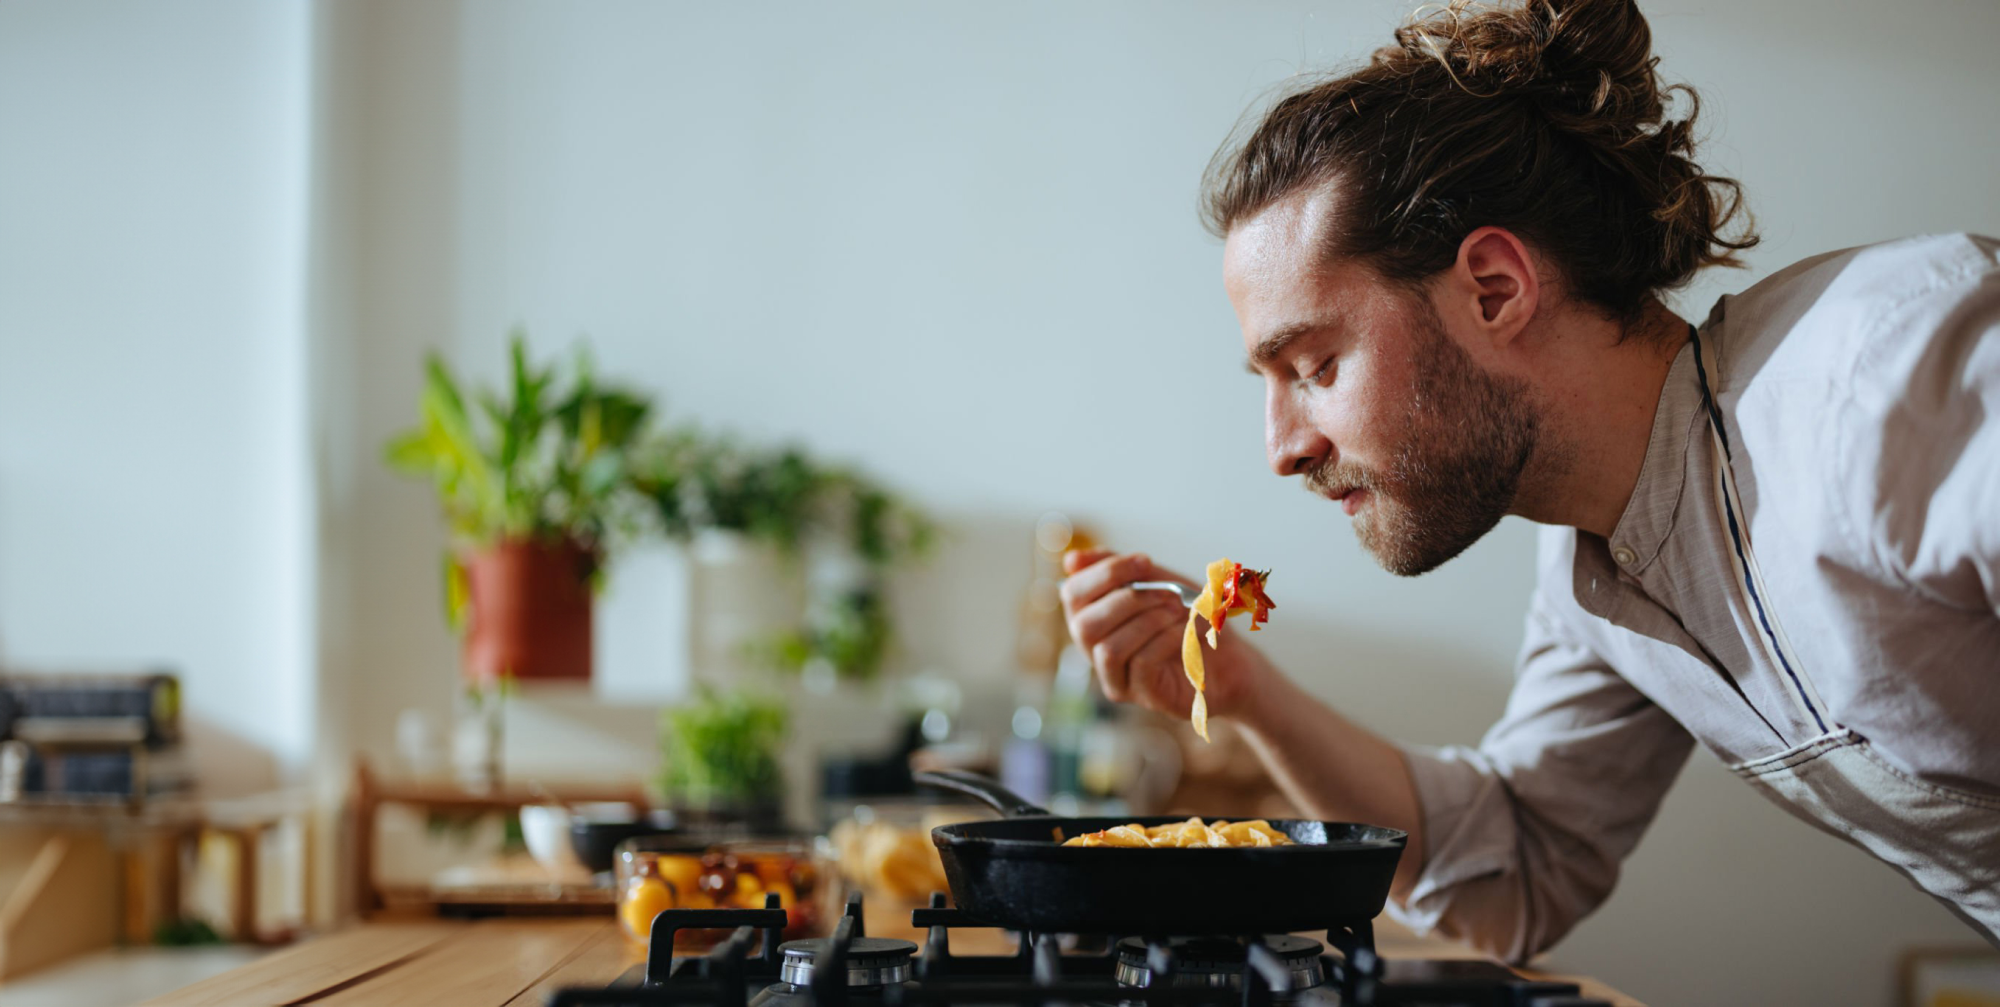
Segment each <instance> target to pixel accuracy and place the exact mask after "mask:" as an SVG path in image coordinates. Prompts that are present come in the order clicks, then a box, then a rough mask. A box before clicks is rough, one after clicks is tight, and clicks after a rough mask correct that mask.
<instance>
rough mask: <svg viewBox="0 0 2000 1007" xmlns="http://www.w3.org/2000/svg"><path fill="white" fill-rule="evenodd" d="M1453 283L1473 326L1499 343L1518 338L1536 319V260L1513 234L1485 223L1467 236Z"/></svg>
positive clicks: (1454, 268) (1538, 289)
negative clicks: (1530, 320)
mask: <svg viewBox="0 0 2000 1007" xmlns="http://www.w3.org/2000/svg"><path fill="white" fill-rule="evenodd" d="M1452 279H1453V280H1454V281H1455V282H1453V283H1451V284H1450V285H1449V287H1450V289H1451V291H1452V293H1451V295H1450V296H1452V297H1454V298H1463V299H1464V300H1462V301H1461V302H1460V303H1461V305H1462V306H1463V309H1464V310H1465V311H1466V313H1467V315H1468V319H1467V320H1468V321H1469V322H1470V323H1471V326H1472V328H1474V329H1475V330H1477V331H1479V332H1480V333H1482V334H1483V335H1484V336H1485V337H1486V338H1487V340H1489V341H1490V343H1491V344H1492V345H1494V346H1496V347H1498V346H1503V345H1505V344H1508V343H1511V342H1513V341H1514V339H1515V337H1517V336H1519V335H1520V334H1521V331H1522V330H1523V329H1525V328H1527V325H1528V321H1529V319H1532V318H1534V317H1535V307H1536V306H1537V305H1538V304H1539V303H1540V301H1541V294H1542V285H1541V280H1540V278H1539V277H1538V276H1537V275H1536V273H1535V258H1534V255H1533V253H1531V252H1529V251H1528V246H1526V245H1524V244H1522V243H1521V239H1519V238H1516V237H1515V236H1514V234H1513V232H1511V231H1508V230H1505V229H1502V228H1498V227H1482V228H1480V229H1478V230H1476V231H1474V232H1472V233H1471V234H1468V235H1466V236H1465V240H1464V241H1462V242H1460V243H1459V246H1458V261H1457V262H1455V263H1453V264H1452Z"/></svg>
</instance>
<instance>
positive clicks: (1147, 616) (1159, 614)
mask: <svg viewBox="0 0 2000 1007" xmlns="http://www.w3.org/2000/svg"><path fill="white" fill-rule="evenodd" d="M1185 621H1186V620H1185V618H1184V617H1183V616H1182V615H1181V614H1180V613H1179V612H1175V611H1169V610H1166V609H1162V608H1159V607H1156V606H1148V607H1147V608H1146V609H1144V610H1143V611H1141V612H1139V613H1137V614H1135V615H1134V616H1133V617H1132V618H1130V619H1127V620H1125V621H1124V622H1123V623H1121V624H1119V626H1118V627H1117V628H1116V629H1113V630H1111V631H1110V632H1108V633H1106V634H1105V635H1104V636H1103V637H1102V638H1101V639H1099V640H1097V642H1096V643H1094V644H1092V645H1091V647H1090V663H1091V664H1093V665H1095V666H1096V668H1097V678H1098V681H1099V682H1100V683H1102V684H1103V686H1104V695H1105V697H1106V698H1107V699H1110V700H1112V701H1113V702H1118V703H1122V702H1125V701H1126V700H1128V699H1131V698H1133V685H1134V682H1135V679H1136V681H1137V683H1138V684H1139V685H1140V687H1141V689H1142V693H1143V692H1144V691H1150V690H1146V689H1145V686H1147V685H1149V684H1150V683H1151V680H1152V677H1153V676H1152V674H1151V673H1150V672H1148V671H1143V670H1135V662H1134V658H1135V657H1137V656H1138V655H1140V654H1142V653H1146V654H1151V653H1158V652H1160V650H1161V648H1162V644H1163V643H1165V644H1169V645H1174V641H1176V640H1178V639H1179V633H1178V630H1179V628H1180V627H1181V626H1182V624H1183V623H1185Z"/></svg>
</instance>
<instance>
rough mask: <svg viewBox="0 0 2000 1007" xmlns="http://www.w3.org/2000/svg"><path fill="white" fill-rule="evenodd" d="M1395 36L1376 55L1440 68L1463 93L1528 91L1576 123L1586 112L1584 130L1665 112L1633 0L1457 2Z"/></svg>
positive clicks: (1426, 12) (1625, 125)
mask: <svg viewBox="0 0 2000 1007" xmlns="http://www.w3.org/2000/svg"><path fill="white" fill-rule="evenodd" d="M1396 42H1397V45H1396V46H1394V47H1391V48H1389V49H1385V50H1383V51H1382V52H1380V53H1378V54H1377V55H1376V59H1377V61H1378V62H1388V63H1392V64H1400V65H1401V66H1403V68H1405V69H1406V70H1410V71H1419V70H1421V69H1423V68H1425V67H1426V66H1428V67H1441V68H1443V69H1444V71H1445V72H1446V73H1447V74H1448V75H1449V76H1450V79H1451V80H1452V81H1453V82H1454V83H1455V84H1456V85H1457V86H1459V87H1462V88H1464V89H1465V90H1466V91H1469V92H1471V93H1473V94H1477V95H1482V96H1486V97H1495V98H1499V97H1519V98H1527V99H1531V100H1534V101H1536V102H1537V103H1538V104H1540V105H1542V106H1543V107H1544V108H1546V109H1548V111H1549V112H1550V113H1551V114H1553V115H1555V116H1556V117H1558V118H1562V119H1573V120H1579V121H1577V122H1575V123H1574V125H1579V126H1582V125H1585V123H1584V122H1582V121H1580V120H1589V123H1588V126H1589V127H1590V128H1588V129H1587V131H1592V132H1595V131H1598V130H1603V129H1606V128H1607V127H1608V128H1610V129H1611V130H1613V131H1620V132H1627V133H1629V132H1631V131H1636V130H1639V129H1641V128H1643V127H1645V126H1647V125H1650V124H1653V123H1657V122H1659V120H1660V118H1661V115H1662V111H1663V109H1662V103H1661V94H1662V92H1661V88H1660V83H1659V78H1658V76H1657V74H1656V73H1655V72H1654V69H1655V67H1657V66H1658V64H1659V58H1658V57H1656V56H1654V55H1653V40H1652V31H1651V30H1650V29H1649V28H1648V27H1647V25H1646V19H1645V16H1644V15H1642V14H1640V13H1639V8H1638V5H1637V4H1636V3H1634V2H1633V0H1527V2H1526V3H1524V4H1522V5H1520V6H1505V7H1502V6H1493V5H1487V4H1479V3H1474V2H1473V0H1452V2H1451V3H1448V4H1444V5H1441V6H1433V7H1426V8H1424V9H1423V10H1420V11H1419V12H1418V13H1417V14H1416V15H1414V16H1413V17H1412V18H1411V20H1410V22H1409V23H1407V24H1405V25H1403V26H1402V27H1401V28H1398V29H1397V30H1396ZM1566 124H1569V123H1566Z"/></svg>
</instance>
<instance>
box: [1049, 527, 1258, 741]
mask: <svg viewBox="0 0 2000 1007" xmlns="http://www.w3.org/2000/svg"><path fill="white" fill-rule="evenodd" d="M1063 572H1064V573H1067V574H1068V575H1069V577H1068V579H1067V580H1065V581H1063V585H1062V602H1063V617H1064V618H1065V619H1067V620H1068V622H1069V633H1070V636H1071V637H1072V638H1074V639H1075V640H1076V642H1077V645H1078V646H1079V647H1082V648H1083V652H1084V653H1086V654H1089V655H1090V663H1091V664H1092V665H1094V666H1095V667H1096V668H1097V680H1098V682H1099V683H1100V684H1102V685H1103V687H1104V694H1105V695H1106V696H1107V697H1109V698H1111V699H1112V700H1113V701H1116V702H1121V703H1126V702H1130V703H1137V704H1139V705H1140V706H1143V707H1145V708H1147V709H1149V710H1158V711H1160V712H1162V713H1166V714H1168V715H1171V716H1174V717H1186V716H1187V715H1188V710H1189V708H1190V707H1192V706H1193V705H1194V686H1192V685H1190V684H1188V680H1187V674H1186V673H1185V672H1184V671H1182V669H1181V635H1182V634H1183V633H1185V632H1187V621H1188V610H1187V609H1186V608H1185V607H1183V606H1182V605H1181V602H1180V599H1179V598H1177V597H1175V596H1174V595H1172V594H1170V593H1168V592H1166V591H1134V590H1132V589H1131V588H1129V587H1126V586H1125V585H1127V584H1130V583H1132V582H1133V581H1140V580H1172V581H1178V582H1180V583H1182V584H1193V583H1194V582H1193V581H1190V580H1188V579H1187V578H1186V577H1183V576H1181V575H1180V574H1177V573H1174V572H1173V571H1171V570H1165V569H1162V568H1160V567H1157V566H1154V565H1153V561H1152V560H1150V559H1148V558H1147V557H1145V556H1143V555H1139V554H1136V553H1132V554H1126V555H1116V554H1113V553H1109V552H1104V551H1101V550H1082V551H1078V552H1072V553H1070V554H1068V555H1066V556H1064V557H1063ZM1196 586H1199V585H1196ZM1246 621H1247V620H1246ZM1242 625H1243V624H1242V623H1239V624H1238V625H1237V626H1234V627H1230V628H1227V629H1224V630H1223V631H1222V633H1221V646H1220V647H1218V648H1216V649H1215V650H1209V649H1208V643H1207V641H1206V640H1204V641H1202V644H1201V646H1202V650H1203V653H1202V657H1203V658H1204V664H1205V665H1206V666H1207V672H1208V675H1207V678H1208V710H1209V713H1210V715H1212V716H1216V717H1227V716H1230V715H1232V714H1235V713H1239V712H1241V711H1242V710H1243V708H1244V707H1245V706H1246V705H1247V702H1248V699H1249V697H1250V696H1251V695H1252V694H1253V692H1254V691H1255V688H1256V684H1257V682H1258V681H1259V680H1261V679H1262V678H1264V677H1266V675H1267V672H1268V671H1269V668H1270V666H1269V664H1268V663H1267V662H1266V661H1265V659H1264V656H1263V655H1262V654H1259V653H1258V652H1257V649H1256V648H1255V647H1252V646H1250V645H1249V644H1248V643H1247V642H1246V641H1244V640H1242V639H1240V637H1241V636H1242V633H1241V629H1242ZM1200 629H1201V631H1203V632H1206V631H1207V629H1208V624H1207V623H1205V622H1203V623H1200Z"/></svg>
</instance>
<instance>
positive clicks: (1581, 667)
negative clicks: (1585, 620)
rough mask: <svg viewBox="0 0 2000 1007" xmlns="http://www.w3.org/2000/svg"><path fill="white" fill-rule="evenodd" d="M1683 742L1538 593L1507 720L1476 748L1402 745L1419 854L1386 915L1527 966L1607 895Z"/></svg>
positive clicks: (1683, 735) (1686, 742) (1667, 719)
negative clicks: (1569, 632) (1419, 829)
mask: <svg viewBox="0 0 2000 1007" xmlns="http://www.w3.org/2000/svg"><path fill="white" fill-rule="evenodd" d="M1693 744H1694V741H1693V739H1692V738H1691V737H1690V736H1689V735H1688V733H1687V731H1686V730H1685V729H1683V728H1682V727H1681V725H1680V724H1679V723H1678V722H1676V721H1675V720H1674V719H1673V718H1672V717H1671V716H1669V715H1668V714H1667V713H1666V711H1664V710H1662V709H1660V708H1659V707H1658V706H1656V705H1654V704H1653V702H1652V701H1651V700H1649V699H1647V698H1646V697H1645V696H1644V695H1642V694H1641V693H1640V692H1639V691H1638V690H1637V689H1635V688H1633V687H1632V685H1631V684H1630V683H1628V682H1626V681H1625V680H1624V679H1623V678H1621V677H1619V675H1618V674H1617V673H1616V672H1614V671H1613V670H1612V669H1611V668H1610V667H1609V666H1608V665H1606V663H1605V662H1604V661H1603V659H1601V658H1600V657H1598V655H1597V654H1595V653H1594V652H1592V651H1591V650H1589V649H1588V648H1587V647H1585V646H1583V645H1581V644H1579V643H1577V642H1576V641H1574V640H1573V639H1570V638H1568V637H1566V636H1565V635H1564V634H1563V633H1562V632H1561V630H1560V627H1559V626H1558V625H1557V624H1556V623H1555V621H1554V620H1553V619H1552V618H1551V617H1550V616H1549V614H1548V613H1547V611H1546V609H1545V607H1544V606H1543V604H1542V601H1541V598H1540V596H1539V595H1537V597H1536V599H1535V602H1534V604H1533V605H1531V606H1530V609H1529V613H1528V620H1527V634H1526V639H1525V642H1524V644H1523V647H1522V652H1521V657H1520V661H1519V664H1518V674H1517V677H1516V680H1515V684H1514V691H1513V694H1512V695H1511V696H1510V697H1509V699H1508V702H1507V713H1506V716H1505V717H1503V718H1502V719H1501V721H1500V723H1498V724H1496V725H1495V726H1494V727H1493V729H1492V730H1491V731H1489V732H1488V733H1487V735H1486V737H1485V739H1484V740H1482V741H1481V742H1480V744H1479V747H1478V748H1476V749H1474V748H1457V747H1454V748H1444V749H1423V748H1408V749H1406V750H1405V753H1404V754H1405V757H1406V758H1407V759H1408V762H1409V768H1410V776H1411V780H1412V782H1413V784H1414V785H1415V787H1416V791H1417V796H1418V801H1419V803H1420V805H1421V808H1422V813H1423V822H1424V842H1425V845H1426V850H1425V852H1426V857H1425V862H1424V871H1423V873H1422V874H1421V875H1419V876H1418V878H1417V880H1416V883H1415V885H1414V886H1413V887H1412V888H1411V890H1410V893H1409V895H1408V896H1407V897H1406V898H1405V900H1404V901H1403V903H1402V904H1401V905H1399V906H1392V907H1391V912H1392V914H1393V915H1395V916H1396V918H1397V919H1399V920H1401V921H1402V922H1403V923H1405V924H1407V925H1409V926H1411V927H1413V928H1415V929H1417V930H1419V931H1429V930H1437V931H1439V932H1441V933H1444V934H1446V935H1447V936H1450V937H1453V938H1457V939H1460V940H1463V941H1466V942H1467V943H1469V944H1471V945H1473V946H1474V947H1477V948H1479V949H1480V950H1482V951H1485V952H1486V953H1488V954H1493V955H1497V956H1499V957H1501V958H1504V959H1507V960H1509V961H1515V962H1520V961H1525V960H1527V959H1528V958H1529V957H1531V956H1533V955H1535V954H1537V953H1538V952H1540V951H1542V950H1543V949H1545V948H1547V947H1549V946H1550V945H1552V944H1554V943H1555V942H1556V941H1557V940H1559V939H1561V937H1562V936H1563V935H1564V934H1566V933H1568V932H1569V929H1570V928H1571V927H1572V926H1574V925H1575V924H1576V922H1577V921H1578V920H1580V919H1582V918H1583V917H1584V916H1585V915H1587V914H1588V913H1589V912H1590V911H1591V910H1592V909H1595V908H1596V907H1597V906H1598V904H1599V903H1601V902H1603V901H1604V898H1605V896H1607V895H1609V894H1610V892H1611V888H1612V885H1613V884H1614V883H1615V882H1616V881H1617V878H1618V866H1619V863H1620V862H1621V861H1623V860H1624V858H1625V857H1626V856H1627V855H1628V854H1630V853H1631V852H1632V849H1633V847H1635V846H1637V845H1638V841H1639V836H1640V835H1641V834H1642V833H1643V832H1644V831H1645V829H1646V826H1647V825H1648V824H1649V823H1651V821H1652V819H1653V815H1654V813H1655V812H1657V811H1658V810H1659V806H1660V801H1661V800H1662V799H1663V798H1664V797H1665V795H1666V792H1667V789H1668V787H1670V786H1671V785H1672V784H1673V781H1674V778H1675V777H1676V776H1678V775H1679V773H1680V770H1681V767H1682V766H1683V765H1685V764H1686V762H1687V757H1688V752H1689V751H1690V750H1691V749H1692V747H1693Z"/></svg>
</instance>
